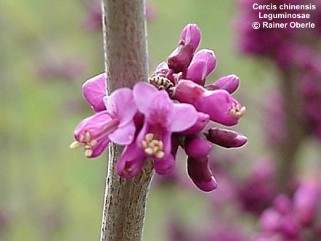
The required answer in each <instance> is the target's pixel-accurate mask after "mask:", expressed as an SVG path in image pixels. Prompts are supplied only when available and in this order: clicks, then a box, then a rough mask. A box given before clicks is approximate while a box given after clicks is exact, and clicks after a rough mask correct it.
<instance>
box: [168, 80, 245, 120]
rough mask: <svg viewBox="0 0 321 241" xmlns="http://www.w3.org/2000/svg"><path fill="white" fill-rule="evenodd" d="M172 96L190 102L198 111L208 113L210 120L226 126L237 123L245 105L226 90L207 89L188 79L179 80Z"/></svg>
mask: <svg viewBox="0 0 321 241" xmlns="http://www.w3.org/2000/svg"><path fill="white" fill-rule="evenodd" d="M173 98H174V99H176V100H178V101H180V102H184V103H189V104H192V105H193V106H194V107H195V108H196V109H197V110H198V111H200V112H203V113H206V114H208V115H209V116H210V119H211V120H212V121H215V122H218V123H220V124H223V125H227V126H232V125H235V124H237V123H238V119H239V118H240V117H242V116H243V114H244V112H245V107H244V106H243V107H242V106H241V105H240V104H239V103H238V102H237V100H236V99H234V98H233V97H232V96H231V95H230V93H229V92H227V91H226V90H222V89H218V90H207V89H205V88H203V87H202V86H200V85H198V84H196V83H194V82H192V81H190V80H180V82H179V83H178V85H177V86H175V88H174V92H173Z"/></svg>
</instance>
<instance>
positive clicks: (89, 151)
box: [85, 149, 93, 157]
mask: <svg viewBox="0 0 321 241" xmlns="http://www.w3.org/2000/svg"><path fill="white" fill-rule="evenodd" d="M92 154H93V150H92V149H86V150H85V156H86V157H91V155H92Z"/></svg>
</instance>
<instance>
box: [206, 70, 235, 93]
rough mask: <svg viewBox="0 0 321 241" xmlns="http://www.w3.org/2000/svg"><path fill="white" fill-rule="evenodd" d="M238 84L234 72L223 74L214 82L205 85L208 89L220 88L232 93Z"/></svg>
mask: <svg viewBox="0 0 321 241" xmlns="http://www.w3.org/2000/svg"><path fill="white" fill-rule="evenodd" d="M239 85H240V79H239V77H237V76H236V75H234V74H231V75H227V76H223V77H221V78H219V79H218V80H216V81H215V83H213V84H211V85H209V86H206V89H208V90H217V89H222V90H226V91H228V92H229V93H230V94H232V93H234V92H235V91H236V90H237V88H238V87H239Z"/></svg>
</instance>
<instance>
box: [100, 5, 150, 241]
mask: <svg viewBox="0 0 321 241" xmlns="http://www.w3.org/2000/svg"><path fill="white" fill-rule="evenodd" d="M102 3H103V13H104V14H103V24H104V47H105V66H106V72H107V76H108V87H107V89H108V93H111V92H112V91H113V90H115V89H117V88H121V87H132V86H133V85H134V84H135V83H136V82H138V81H146V80H147V74H148V64H147V49H146V46H147V44H146V23H145V14H144V13H145V5H144V0H102ZM121 151H122V148H121V147H120V146H117V145H114V144H112V145H110V147H109V160H108V171H107V178H106V190H105V200H104V208H103V217H102V228H101V238H100V240H101V241H107V240H108V241H129V240H130V241H136V240H142V230H143V224H144V216H145V208H146V199H147V195H148V191H149V187H150V182H151V179H152V176H153V166H152V163H151V162H149V161H146V164H145V166H144V169H143V171H142V172H141V174H139V175H138V176H136V177H135V178H133V179H123V178H120V177H119V176H117V175H116V174H115V171H114V167H115V163H116V161H117V159H118V157H119V155H120V154H121Z"/></svg>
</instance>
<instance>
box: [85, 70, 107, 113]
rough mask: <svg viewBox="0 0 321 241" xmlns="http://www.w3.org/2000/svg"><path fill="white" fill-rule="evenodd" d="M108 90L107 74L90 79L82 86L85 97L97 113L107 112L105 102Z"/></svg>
mask: <svg viewBox="0 0 321 241" xmlns="http://www.w3.org/2000/svg"><path fill="white" fill-rule="evenodd" d="M106 89H107V75H106V73H102V74H99V75H97V76H95V77H92V78H90V79H89V80H87V81H86V82H85V83H84V84H83V86H82V91H83V95H84V97H85V99H86V100H87V102H88V103H89V104H90V105H91V107H92V108H93V110H94V111H95V112H98V111H102V110H106V106H105V104H104V100H103V99H104V97H105V96H106Z"/></svg>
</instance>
